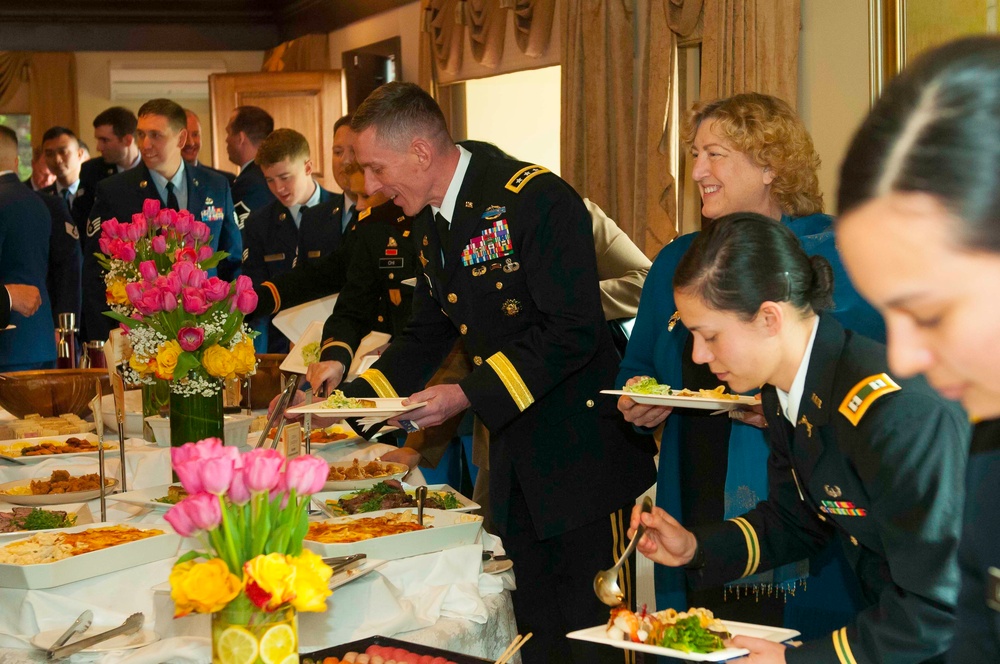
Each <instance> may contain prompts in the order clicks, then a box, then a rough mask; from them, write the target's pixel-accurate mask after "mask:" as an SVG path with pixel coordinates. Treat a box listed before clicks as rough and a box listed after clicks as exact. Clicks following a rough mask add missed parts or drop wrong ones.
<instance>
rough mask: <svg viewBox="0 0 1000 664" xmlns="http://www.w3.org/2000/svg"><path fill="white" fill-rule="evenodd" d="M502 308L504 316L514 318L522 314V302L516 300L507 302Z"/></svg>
mask: <svg viewBox="0 0 1000 664" xmlns="http://www.w3.org/2000/svg"><path fill="white" fill-rule="evenodd" d="M502 308H503V312H504V314H506V315H507V316H511V317H513V316H516V315H518V314H519V313H521V302H520V301H519V300H514V299H510V300H505V301H504V303H503V307H502Z"/></svg>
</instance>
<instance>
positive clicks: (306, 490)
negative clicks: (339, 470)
mask: <svg viewBox="0 0 1000 664" xmlns="http://www.w3.org/2000/svg"><path fill="white" fill-rule="evenodd" d="M329 473H330V466H328V465H327V463H326V461H324V460H323V459H320V458H319V457H316V456H313V455H311V454H308V455H305V456H299V457H295V458H294V459H290V460H289V461H288V465H287V466H286V467H285V483H286V485H287V486H288V488H289V489H295V492H296V493H297V494H298V495H300V496H311V495H312V494H314V493H319V492H320V491H322V490H323V485H324V484H326V477H327V475H328V474H329Z"/></svg>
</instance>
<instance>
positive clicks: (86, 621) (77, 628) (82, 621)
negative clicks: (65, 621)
mask: <svg viewBox="0 0 1000 664" xmlns="http://www.w3.org/2000/svg"><path fill="white" fill-rule="evenodd" d="M92 622H94V612H93V611H91V610H90V609H88V610H86V611H84V612H83V613H81V614H80V617H79V618H77V619H76V620H74V621H73V624H72V625H70V626H69V628H68V629H67V630H66V631H65V632H63V633H62V636H60V637H59V638H58V639H56V640H55V642H53V644H52V645H51V646H49V651H52V650H58V649H59V648H61V647H63V646H64V645H66V642H67V641H69V637H71V636H73V635H74V634H76V633H77V632H86V631H87V630H88V629H90V624H91V623H92Z"/></svg>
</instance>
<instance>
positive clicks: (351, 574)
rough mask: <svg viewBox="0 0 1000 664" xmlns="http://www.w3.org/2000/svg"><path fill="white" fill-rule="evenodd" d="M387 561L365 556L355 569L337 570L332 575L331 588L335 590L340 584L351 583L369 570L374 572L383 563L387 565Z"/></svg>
mask: <svg viewBox="0 0 1000 664" xmlns="http://www.w3.org/2000/svg"><path fill="white" fill-rule="evenodd" d="M385 563H386V561H384V560H378V559H377V558H365V559H364V562H362V563H361V564H360V565H358V566H357V567H355V568H353V569H348V570H344V571H343V572H337V573H336V574H334V575H333V576H331V577H330V583H329V588H330V590H333V589H334V588H339V587H340V586H342V585H344V584H346V583H350V582H351V581H354V580H355V579H360V578H361V577H363V576H364V575H365V574H368V573H369V572H374V571H375V570H377V569H378V568H379V567H381V566H382V565H385Z"/></svg>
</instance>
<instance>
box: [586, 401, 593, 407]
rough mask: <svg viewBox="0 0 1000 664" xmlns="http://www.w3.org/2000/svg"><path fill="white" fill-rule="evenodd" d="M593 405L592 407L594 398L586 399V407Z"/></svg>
mask: <svg viewBox="0 0 1000 664" xmlns="http://www.w3.org/2000/svg"><path fill="white" fill-rule="evenodd" d="M593 407H594V400H593V399H587V408H593Z"/></svg>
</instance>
